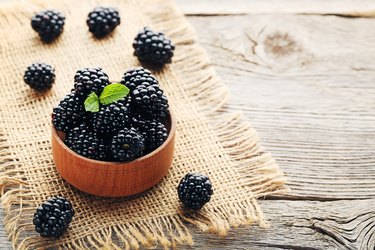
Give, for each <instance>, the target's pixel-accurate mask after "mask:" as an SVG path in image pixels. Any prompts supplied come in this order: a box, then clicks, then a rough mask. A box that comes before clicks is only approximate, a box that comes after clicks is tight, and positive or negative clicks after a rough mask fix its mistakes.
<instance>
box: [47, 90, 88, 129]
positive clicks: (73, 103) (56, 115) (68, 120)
mask: <svg viewBox="0 0 375 250" xmlns="http://www.w3.org/2000/svg"><path fill="white" fill-rule="evenodd" d="M83 102H84V99H83V98H82V97H81V96H80V95H78V94H77V93H76V92H74V91H73V92H71V93H70V94H68V95H66V96H65V97H64V99H63V100H61V102H60V103H59V105H58V106H57V107H56V108H54V109H53V112H52V123H53V125H54V126H55V128H56V129H57V130H59V131H63V132H67V131H69V130H70V129H72V128H73V127H74V126H76V125H78V124H81V123H82V122H83V120H84V119H85V117H86V115H87V114H86V112H85V110H84V106H83Z"/></svg>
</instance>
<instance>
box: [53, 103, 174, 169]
mask: <svg viewBox="0 0 375 250" xmlns="http://www.w3.org/2000/svg"><path fill="white" fill-rule="evenodd" d="M168 117H169V120H170V129H169V133H168V137H167V139H166V140H165V141H164V142H163V144H161V145H160V146H159V147H158V148H156V149H155V150H154V151H151V152H150V153H148V154H146V155H144V156H142V157H139V158H136V159H134V160H132V161H128V162H116V161H100V160H94V159H90V158H87V157H84V156H82V155H80V154H77V153H76V152H74V151H73V150H72V149H70V148H69V147H68V146H67V145H66V144H65V143H64V142H63V140H62V139H61V138H60V136H59V134H58V131H57V130H56V128H55V127H54V126H53V124H52V126H51V130H52V136H53V137H54V138H55V139H56V141H57V143H58V144H59V145H60V146H61V147H63V148H64V149H65V150H67V151H68V152H69V153H70V154H72V155H74V156H75V157H77V158H79V159H81V160H83V161H86V162H89V163H92V164H95V165H96V166H98V165H100V166H103V167H108V164H110V165H115V166H120V167H122V166H124V167H125V166H128V165H133V164H134V163H137V162H142V161H144V160H146V159H148V158H151V157H153V156H154V155H156V154H157V153H159V151H161V150H162V149H163V148H165V147H166V146H167V145H168V144H169V143H170V141H171V140H172V138H173V137H174V135H175V133H176V124H177V121H176V119H175V116H174V113H173V111H172V110H171V108H169V112H168Z"/></svg>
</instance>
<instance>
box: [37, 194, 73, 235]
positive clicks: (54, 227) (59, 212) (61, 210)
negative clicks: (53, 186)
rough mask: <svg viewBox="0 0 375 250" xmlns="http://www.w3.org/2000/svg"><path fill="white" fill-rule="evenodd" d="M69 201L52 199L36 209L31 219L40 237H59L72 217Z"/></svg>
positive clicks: (61, 198) (57, 198)
mask: <svg viewBox="0 0 375 250" xmlns="http://www.w3.org/2000/svg"><path fill="white" fill-rule="evenodd" d="M74 213H75V212H74V209H73V207H72V204H71V203H70V201H69V200H68V199H66V198H63V197H53V198H50V199H48V200H47V201H45V202H44V203H43V204H42V205H41V206H40V207H38V208H37V209H36V212H35V214H34V218H33V224H34V225H35V231H37V232H38V233H39V234H40V236H42V237H54V238H59V237H61V236H62V235H63V234H64V233H65V232H66V230H67V229H68V227H69V224H70V222H71V221H72V218H73V216H74Z"/></svg>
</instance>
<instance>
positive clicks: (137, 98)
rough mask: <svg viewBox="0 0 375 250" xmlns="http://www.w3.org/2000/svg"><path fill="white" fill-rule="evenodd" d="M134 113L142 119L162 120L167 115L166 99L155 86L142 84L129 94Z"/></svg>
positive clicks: (146, 83)
mask: <svg viewBox="0 0 375 250" xmlns="http://www.w3.org/2000/svg"><path fill="white" fill-rule="evenodd" d="M131 97H132V102H133V104H134V107H135V109H136V111H137V112H138V113H139V114H141V115H143V116H144V117H146V118H147V117H148V118H154V119H158V120H164V119H165V118H166V117H167V113H168V107H169V105H168V99H167V97H166V96H165V95H164V94H163V90H161V89H160V88H159V86H158V85H156V84H152V85H151V84H149V83H148V82H143V83H142V84H140V85H138V86H137V87H136V88H135V89H134V90H133V92H132V93H131Z"/></svg>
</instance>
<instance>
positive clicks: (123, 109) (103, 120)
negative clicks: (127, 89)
mask: <svg viewBox="0 0 375 250" xmlns="http://www.w3.org/2000/svg"><path fill="white" fill-rule="evenodd" d="M130 103H131V98H130V97H126V98H123V99H121V100H119V101H117V102H114V103H111V104H109V105H102V106H101V107H100V110H99V112H97V113H94V114H93V117H92V124H93V128H94V130H95V131H96V132H98V133H101V134H111V133H116V132H118V131H119V130H121V129H123V128H125V127H128V125H129V123H130V118H131V108H130Z"/></svg>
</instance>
